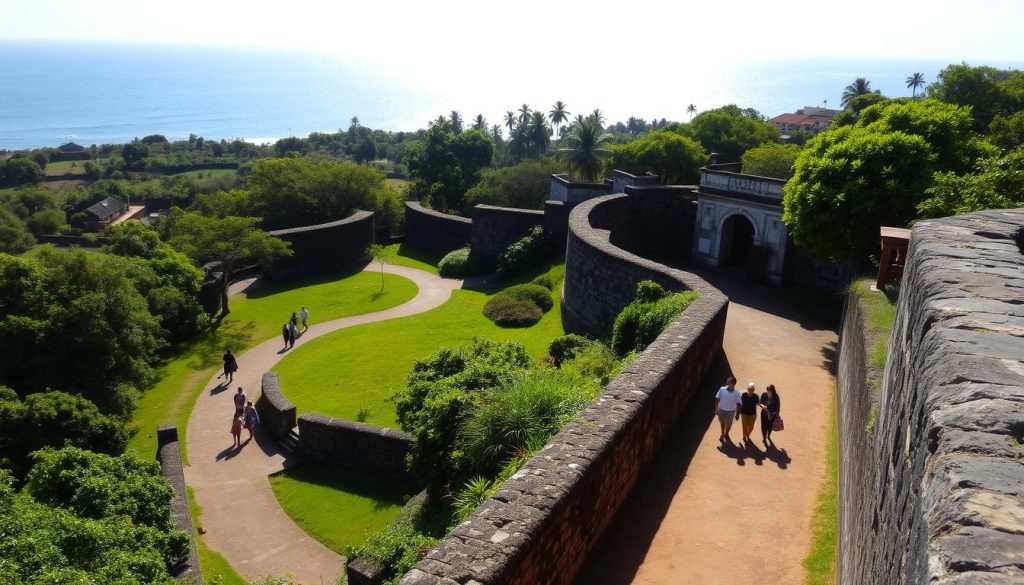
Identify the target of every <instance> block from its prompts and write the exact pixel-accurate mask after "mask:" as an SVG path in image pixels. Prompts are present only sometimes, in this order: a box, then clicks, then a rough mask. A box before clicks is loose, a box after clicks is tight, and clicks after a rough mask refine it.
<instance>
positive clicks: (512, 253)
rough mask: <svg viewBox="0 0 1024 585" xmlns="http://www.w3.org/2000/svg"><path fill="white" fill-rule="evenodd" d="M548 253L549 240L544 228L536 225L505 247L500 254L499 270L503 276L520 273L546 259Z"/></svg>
mask: <svg viewBox="0 0 1024 585" xmlns="http://www.w3.org/2000/svg"><path fill="white" fill-rule="evenodd" d="M547 254H548V241H547V238H546V237H545V236H544V228H543V227H541V226H539V225H538V226H534V227H532V228H530V232H529V233H528V234H526V235H525V236H523V237H522V238H520V239H518V240H516V241H515V242H513V243H512V244H510V245H509V247H508V248H505V251H504V252H502V253H501V254H500V255H499V256H498V264H497V272H498V274H500V275H501V276H511V275H514V274H519V273H520V272H522V271H523V270H526V269H527V268H529V267H531V266H535V265H537V264H539V263H541V262H543V261H544V258H545V257H546V256H547Z"/></svg>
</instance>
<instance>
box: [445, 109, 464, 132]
mask: <svg viewBox="0 0 1024 585" xmlns="http://www.w3.org/2000/svg"><path fill="white" fill-rule="evenodd" d="M448 120H449V121H450V122H451V124H452V130H453V131H454V132H455V133H456V134H458V133H459V132H462V114H460V113H458V112H456V111H455V110H452V113H451V114H449V116H448Z"/></svg>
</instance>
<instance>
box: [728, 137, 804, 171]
mask: <svg viewBox="0 0 1024 585" xmlns="http://www.w3.org/2000/svg"><path fill="white" fill-rule="evenodd" d="M800 150H801V149H800V147H799V146H797V145H795V144H762V145H761V146H755V147H754V148H751V149H750V150H748V151H746V152H744V153H743V159H742V161H743V173H744V174H747V175H758V176H761V177H774V178H776V179H788V178H790V177H791V176H793V164H794V163H795V162H796V157H797V155H799V154H800Z"/></svg>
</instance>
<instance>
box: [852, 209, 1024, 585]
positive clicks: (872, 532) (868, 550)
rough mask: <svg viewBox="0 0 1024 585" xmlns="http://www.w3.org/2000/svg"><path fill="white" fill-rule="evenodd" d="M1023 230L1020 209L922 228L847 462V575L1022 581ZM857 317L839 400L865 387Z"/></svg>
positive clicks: (884, 579)
mask: <svg viewBox="0 0 1024 585" xmlns="http://www.w3.org/2000/svg"><path fill="white" fill-rule="evenodd" d="M1022 230H1024V209H1017V210H992V211H986V212H981V213H973V214H968V215H963V216H958V217H950V218H944V219H939V220H932V221H922V222H920V223H918V224H917V225H915V226H914V229H913V232H912V236H911V239H910V248H909V250H908V254H907V261H906V267H905V269H904V274H903V281H902V284H901V286H900V298H899V303H898V308H897V313H896V322H895V326H894V327H893V334H892V338H891V341H890V344H889V355H888V361H887V363H886V367H885V374H884V376H883V380H884V385H883V388H882V393H881V401H880V408H879V414H878V421H877V423H876V424H875V430H874V434H873V436H871V437H870V438H869V439H868V440H867V441H866V446H865V447H864V448H862V449H861V450H860V451H859V453H858V452H855V451H853V450H850V451H849V453H850V454H851V456H849V457H845V458H844V459H841V462H840V481H841V485H843V484H847V483H854V484H855V486H854V488H855V489H846V488H847V486H844V487H843V488H842V489H843V492H842V493H843V495H844V497H843V498H842V499H841V505H842V506H843V511H842V513H841V517H842V524H841V526H842V531H843V534H842V535H841V537H842V545H841V547H840V553H841V558H840V569H841V578H842V579H843V581H842V582H844V583H866V584H879V585H881V584H888V583H908V584H918V583H922V584H923V583H938V584H946V585H951V584H953V583H957V584H960V583H1020V582H1022V581H1024V554H1022V552H1021V551H1024V455H1022V450H1021V447H1020V445H1021V442H1022V440H1024V253H1022V250H1021V248H1022V246H1021V244H1020V243H1019V242H1020V240H1021V234H1022ZM1015 240H1016V241H1015ZM848 316H849V315H848ZM847 327H853V328H856V327H857V326H856V324H851V323H850V319H849V318H848V319H846V320H845V321H844V331H843V336H842V339H843V340H844V343H843V345H842V347H841V354H840V370H839V392H840V406H841V408H842V407H843V404H844V402H846V403H847V404H850V403H851V402H855V401H856V396H855V395H854V396H844V393H851V392H863V391H865V389H864V388H863V387H861V388H857V384H856V380H853V381H851V380H847V379H845V378H846V376H847V374H848V372H847V371H846V369H847V368H845V367H844V363H845V361H846V360H847V359H850V360H851V362H852V361H856V356H855V355H854V356H847V355H844V354H847V353H848V352H851V351H852V352H855V353H856V352H860V351H862V347H859V346H858V345H857V343H849V342H848V341H847V339H848V338H849V337H853V335H854V334H855V332H847V331H846V330H845V329H846V328H847ZM857 369H858V368H853V371H854V378H856V370H857ZM844 410H845V411H847V412H849V413H850V414H851V415H852V416H865V415H864V414H863V412H864V410H866V408H865V407H864V406H861V407H859V408H849V409H846V408H844ZM858 412H859V413H862V414H858ZM852 426H853V427H854V428H852V429H851V428H847V426H846V425H844V426H843V428H842V431H843V432H844V433H847V434H848V433H851V432H852V433H857V432H861V433H863V427H862V426H861V428H859V429H858V428H856V426H858V425H856V424H854V425H852ZM847 440H848V437H845V438H841V449H840V450H841V452H842V453H846V452H847V449H846V447H845V446H844V445H842V442H844V441H847ZM858 473H859V474H860V478H859V479H858V477H857V474H858ZM864 475H867V476H868V477H867V478H866V479H865V478H864ZM858 486H863V487H859V488H858ZM848 539H855V540H856V541H855V542H848Z"/></svg>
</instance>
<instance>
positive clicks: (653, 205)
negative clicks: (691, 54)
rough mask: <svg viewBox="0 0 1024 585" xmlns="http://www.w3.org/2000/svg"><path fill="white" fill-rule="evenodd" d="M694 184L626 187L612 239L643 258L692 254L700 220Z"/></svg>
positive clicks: (621, 246) (664, 257) (672, 258)
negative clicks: (696, 226) (694, 229)
mask: <svg viewBox="0 0 1024 585" xmlns="http://www.w3.org/2000/svg"><path fill="white" fill-rule="evenodd" d="M696 190H697V188H696V187H695V186H680V185H671V186H660V185H659V186H653V187H647V186H633V187H626V195H628V196H629V197H627V198H626V200H625V201H626V203H625V210H624V213H622V215H621V216H620V217H619V220H618V222H617V224H616V226H615V227H614V228H613V229H612V234H611V242H612V243H613V244H615V245H616V246H618V247H620V248H623V249H625V250H628V251H630V252H633V253H634V254H637V255H639V256H643V257H644V258H651V259H655V260H661V259H665V260H671V261H678V260H683V259H685V258H689V256H690V251H691V250H692V248H693V228H694V225H696V222H697V193H696Z"/></svg>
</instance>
